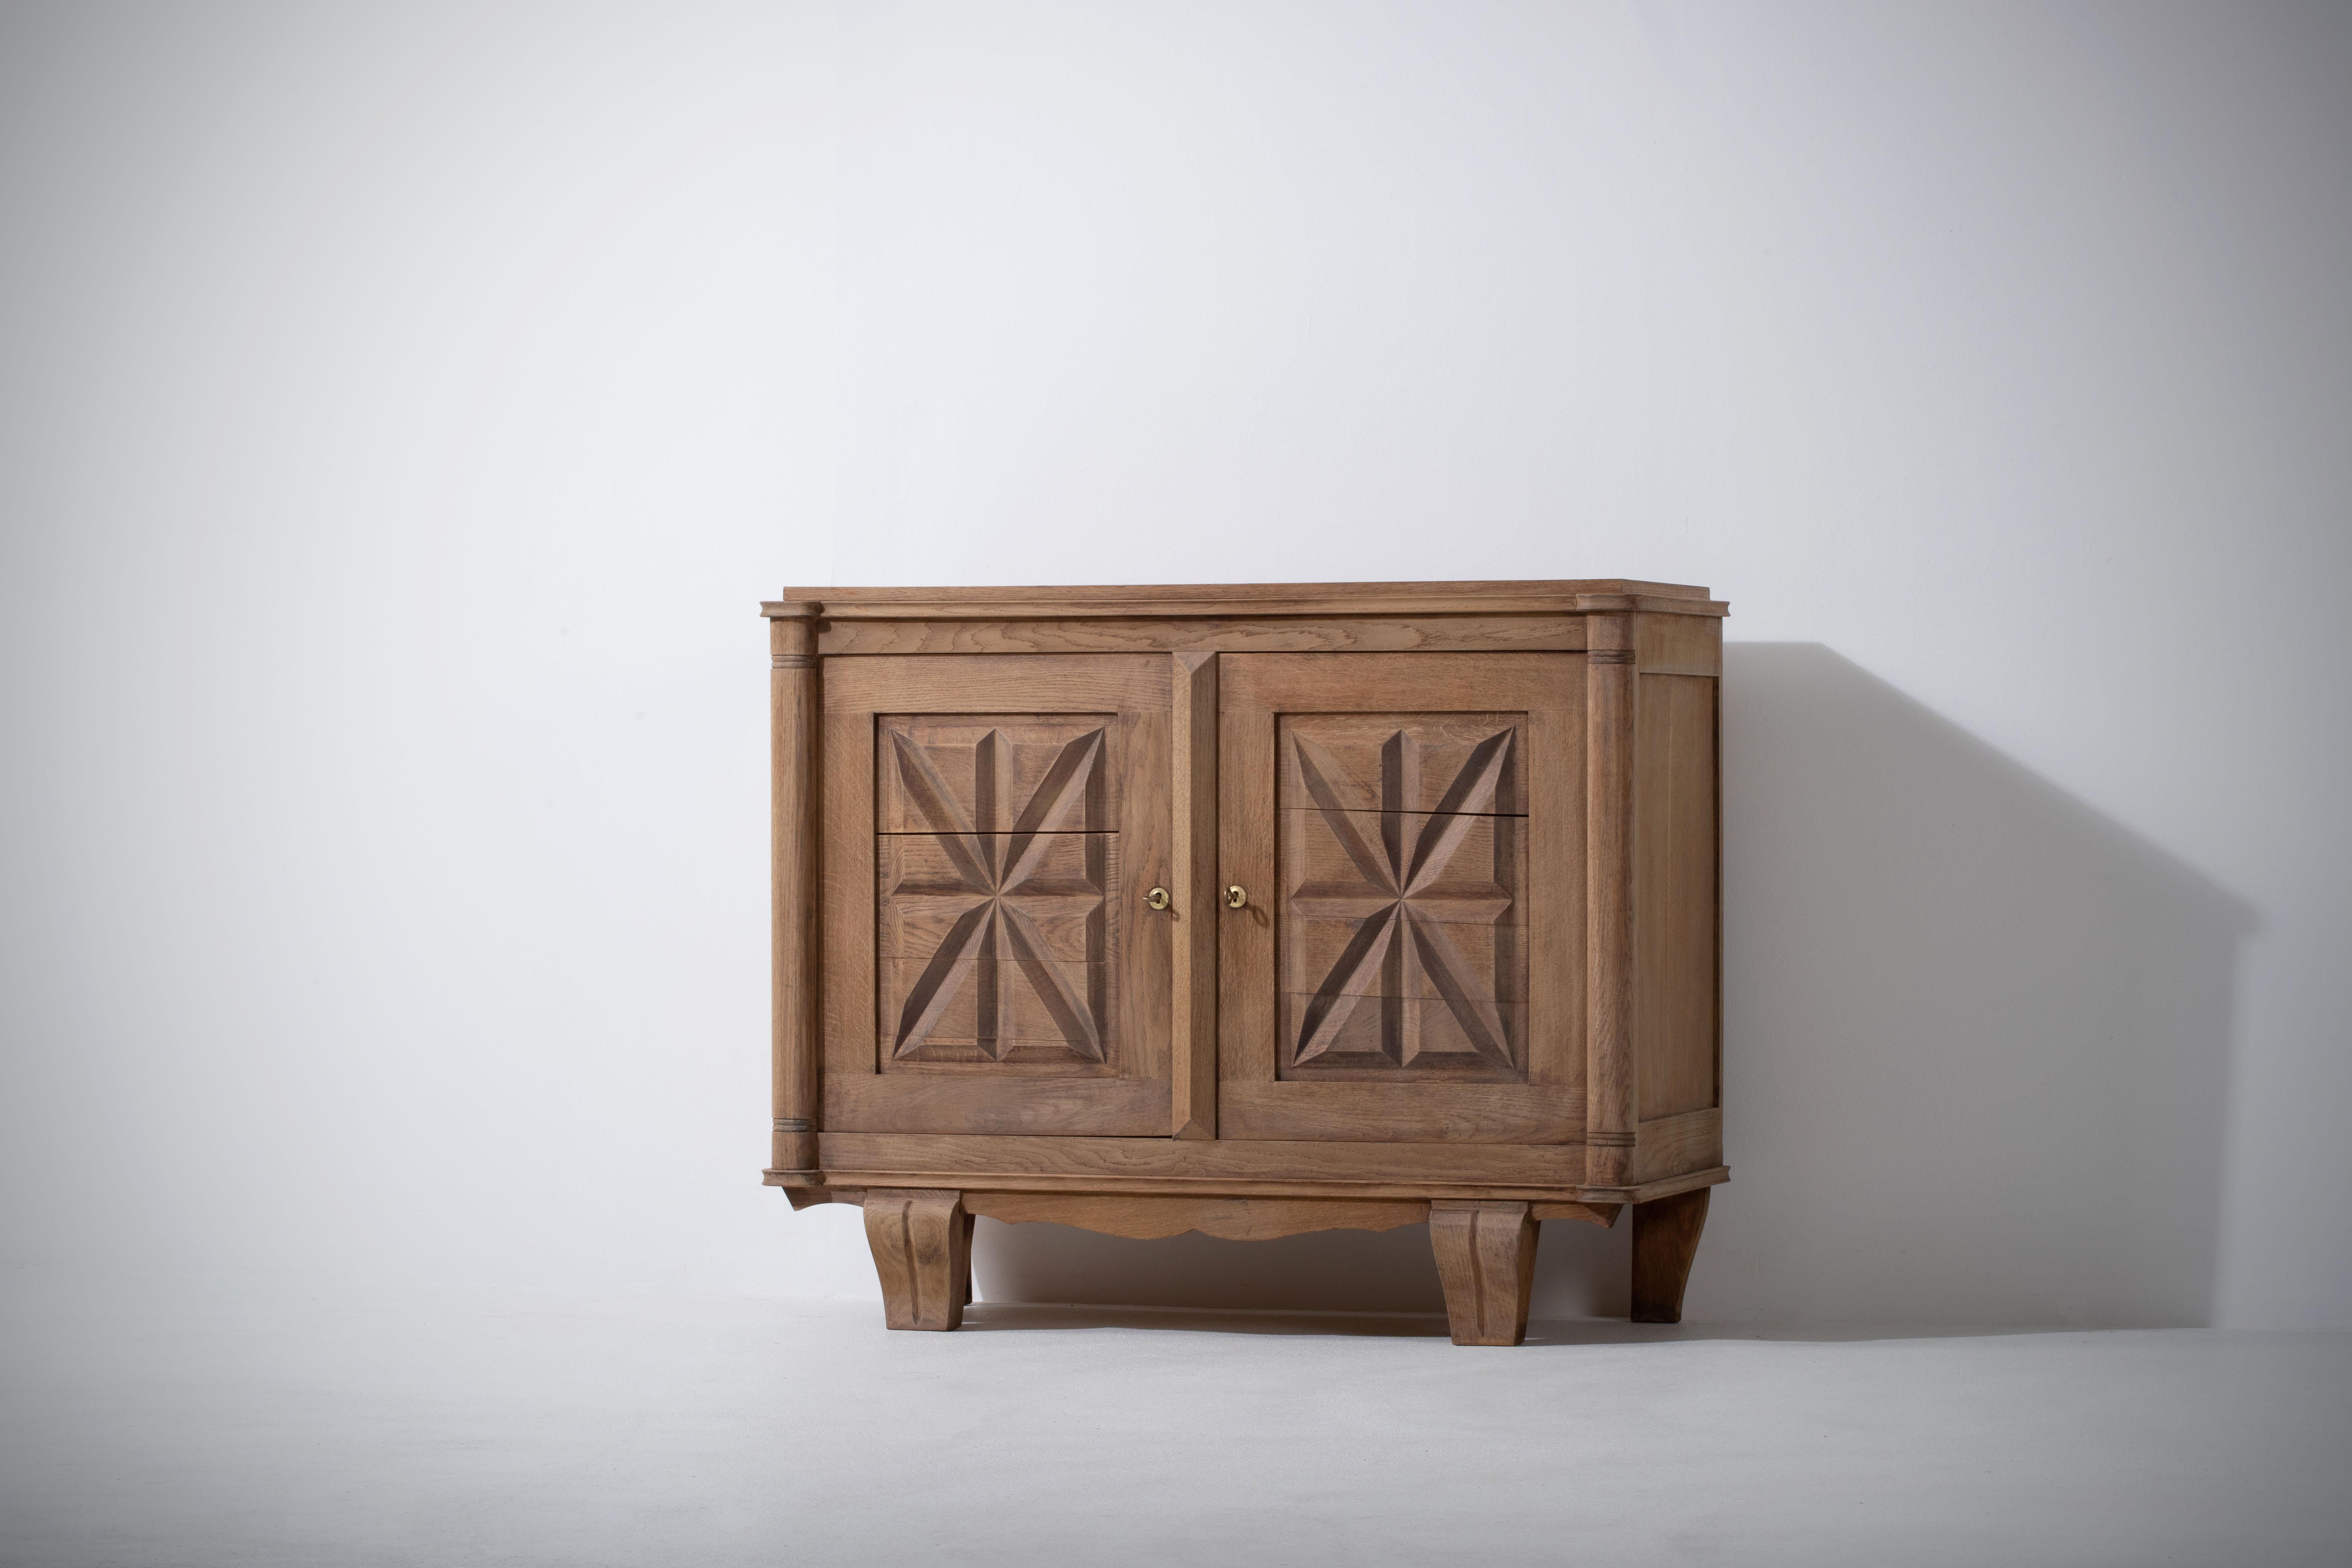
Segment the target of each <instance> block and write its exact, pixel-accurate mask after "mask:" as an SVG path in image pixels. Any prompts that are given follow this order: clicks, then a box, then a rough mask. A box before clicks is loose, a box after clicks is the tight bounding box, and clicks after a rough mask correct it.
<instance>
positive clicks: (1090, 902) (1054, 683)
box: [824, 655, 1173, 1136]
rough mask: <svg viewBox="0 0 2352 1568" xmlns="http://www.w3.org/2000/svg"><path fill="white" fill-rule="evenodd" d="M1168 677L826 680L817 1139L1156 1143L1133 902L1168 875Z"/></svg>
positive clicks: (1164, 1008) (977, 671)
mask: <svg viewBox="0 0 2352 1568" xmlns="http://www.w3.org/2000/svg"><path fill="white" fill-rule="evenodd" d="M1170 666H1171V661H1170V660H1169V659H1168V658H1166V657H1165V656H1158V657H1155V656H1149V655H1146V656H1128V655H1113V656H1103V657H1093V656H1074V657H1038V658H1012V659H972V658H870V659H864V660H859V661H856V665H855V667H854V668H855V670H856V673H855V674H854V675H844V676H842V677H841V678H839V679H833V680H830V681H829V682H828V684H827V686H826V688H825V692H826V699H827V705H826V710H825V718H824V738H825V745H824V821H825V825H826V832H825V835H824V859H825V872H824V943H825V949H824V952H825V956H824V966H825V975H826V980H827V984H826V986H825V989H824V995H825V1006H824V1080H825V1081H824V1103H825V1105H826V1106H827V1107H829V1108H830V1109H829V1110H828V1111H827V1114H828V1115H838V1116H841V1117H845V1118H847V1119H848V1120H847V1121H843V1122H837V1123H835V1125H840V1126H845V1127H852V1128H877V1129H879V1128H887V1129H890V1130H894V1131H909V1132H913V1131H929V1132H972V1133H982V1132H987V1133H996V1132H1028V1131H1069V1132H1076V1133H1087V1134H1094V1135H1105V1136H1145V1135H1150V1134H1155V1133H1159V1134H1164V1133H1165V1132H1167V1131H1168V1130H1169V1126H1168V1123H1169V1119H1170V1115H1171V1097H1170V1092H1169V1073H1170V1029H1171V1012H1172V1008H1171V994H1170V988H1171V963H1172V955H1171V939H1172V931H1171V922H1169V921H1163V920H1160V919H1158V918H1156V917H1154V916H1152V915H1151V914H1150V911H1148V910H1146V909H1145V908H1144V906H1143V903H1142V895H1143V889H1145V888H1147V887H1149V886H1150V885H1152V883H1153V882H1155V881H1161V880H1164V879H1166V878H1167V877H1168V876H1169V875H1170V871H1171V868H1170V864H1169V856H1170V852H1171V846H1172V835H1173V824H1172V822H1171V787H1172V784H1171V756H1170V744H1171V722H1172V718H1171V711H1170V709H1171V700H1172V695H1173V693H1172V683H1171V668H1170ZM1056 704H1069V706H1055V705H1056ZM959 1075H961V1077H962V1078H964V1079H968V1080H970V1081H971V1082H972V1084H973V1087H972V1088H971V1089H970V1090H969V1091H968V1092H966V1093H963V1094H962V1095H961V1098H960V1096H959V1091H958V1089H956V1087H955V1083H954V1081H953V1080H954V1079H957V1077H958V1076H959ZM1048 1079H1063V1080H1066V1081H1062V1082H1058V1083H1053V1084H1048V1083H1047V1081H1046V1080H1048ZM983 1084H985V1085H986V1087H982V1085H983ZM894 1107H898V1108H899V1109H898V1110H894V1109H893V1108H894ZM1155 1119H1156V1120H1155Z"/></svg>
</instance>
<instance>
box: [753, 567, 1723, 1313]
mask: <svg viewBox="0 0 2352 1568" xmlns="http://www.w3.org/2000/svg"><path fill="white" fill-rule="evenodd" d="M763 609H764V612H765V614H766V616H767V617H768V621H769V627H770V635H771V647H772V664H773V698H772V721H773V741H774V751H773V767H772V773H773V786H774V813H775V823H774V843H773V862H774V877H775V938H774V940H775V993H774V1008H775V1031H774V1064H773V1065H774V1086H775V1090H774V1139H773V1146H772V1151H771V1158H770V1163H769V1165H768V1168H767V1170H766V1173H765V1180H766V1182H767V1183H768V1184H771V1185H772V1186H777V1187H781V1188H782V1189H783V1190H784V1191H785V1193H786V1194H788V1195H789V1196H790V1197H791V1199H792V1202H793V1206H794V1207H795V1208H801V1207H805V1206H807V1205H812V1204H819V1203H849V1204H856V1205H862V1206H863V1209H864V1217H865V1224H866V1237H867V1239H868V1241H869V1242H870V1243H871V1245H872V1248H873V1253H874V1261H875V1267H876V1268H877V1272H878V1273H879V1274H880V1277H881V1281H882V1290H883V1296H884V1300H885V1307H886V1318H887V1322H888V1324H889V1326H890V1327H892V1328H903V1329H952V1328H954V1327H956V1326H957V1325H958V1324H959V1323H960V1322H961V1317H962V1312H963V1309H964V1306H965V1305H966V1304H967V1303H968V1302H969V1301H970V1300H971V1228H972V1223H973V1220H974V1218H975V1217H976V1216H978V1215H991V1216H993V1217H995V1218H997V1219H1000V1220H1006V1221H1012V1222H1023V1221H1039V1220H1043V1221H1052V1222H1056V1223H1059V1224H1063V1225H1070V1226H1082V1227H1085V1228H1087V1229H1091V1230H1097V1231H1103V1232H1108V1233H1109V1234H1112V1235H1117V1236H1126V1237H1164V1236H1173V1235H1176V1234H1179V1233H1181V1232H1183V1231H1188V1230H1197V1231H1202V1232H1204V1233H1206V1234H1208V1235H1210V1236H1215V1237H1231V1238H1238V1239H1262V1238H1267V1237H1280V1236H1288V1235H1292V1234H1296V1233H1298V1232H1303V1231H1310V1230H1322V1229H1330V1228H1338V1227H1355V1228H1361V1229H1369V1230H1385V1229H1389V1228H1391V1227H1393V1226H1403V1225H1416V1224H1422V1223H1426V1224H1427V1225H1428V1226H1429V1233H1430V1240H1431V1246H1432V1250H1433V1253H1434V1254H1435V1260H1436V1265H1437V1269H1438V1274H1439V1277H1440V1279H1441V1280H1442V1282H1443V1284H1444V1291H1445V1302H1446V1310H1447V1315H1448V1318H1449V1320H1450V1322H1451V1325H1452V1329H1453V1334H1454V1341H1455V1342H1457V1343H1462V1344H1516V1343H1518V1342H1520V1341H1521V1340H1522V1339H1523V1338H1524V1337H1525V1334H1526V1331H1527V1315H1528V1289H1529V1285H1530V1282H1531V1280H1532V1278H1533V1268H1534V1261H1535V1252H1536V1240H1537V1237H1538V1222H1539V1221H1542V1220H1546V1219H1575V1220H1582V1221H1587V1222H1590V1223H1591V1224H1594V1225H1601V1226H1608V1225H1612V1224H1614V1223H1615V1222H1616V1220H1617V1218H1618V1216H1619V1215H1620V1214H1621V1212H1622V1211H1623V1210H1625V1209H1628V1208H1630V1209H1631V1210H1632V1218H1631V1224H1632V1226H1633V1317H1634V1318H1635V1319H1637V1320H1639V1321H1649V1322H1674V1321H1679V1319H1680V1317H1681V1311H1682V1297H1683V1287H1684V1282H1685V1279H1687V1277H1688V1274H1689V1270H1690V1266H1691V1259H1692V1256H1693V1254H1694V1252H1695V1251H1696V1247H1697V1245H1698V1237H1699V1231H1700V1228H1701V1226H1702V1225H1703V1224H1704V1222H1705V1219H1706V1203H1707V1194H1708V1190H1709V1189H1710V1187H1711V1186H1712V1185H1713V1184H1716V1183H1718V1182H1721V1181H1723V1180H1724V1179H1725V1177H1726V1175H1727V1171H1726V1169H1725V1166H1724V1164H1723V1159H1722V1135H1723V1124H1722V1110H1721V1103H1722V1101H1721V1084H1722V1071H1721V1050H1720V1039H1721V1008H1720V1005H1719V1000H1718V994H1719V984H1718V981H1719V975H1720V973H1721V960H1720V948H1721V939H1720V932H1719V921H1718V919H1717V910H1718V908H1719V898H1718V880H1719V878H1718V871H1717V864H1718V854H1717V841H1718V773H1717V683H1718V677H1719V675H1720V673H1721V648H1722V617H1723V616H1724V614H1725V613H1726V606H1725V605H1723V604H1721V603H1719V602H1717V601H1716V600H1714V599H1712V598H1710V597H1709V596H1708V594H1707V591H1706V589H1704V588H1696V587H1685V586H1677V585H1675V584H1664V583H1636V582H1626V581H1621V580H1615V579H1609V580H1599V581H1582V582H1526V583H1366V584H1254V585H1246V586H1216V587H1101V588H808V589H788V590H786V591H785V594H784V596H783V598H782V599H781V600H779V601H777V602H774V603H772V604H768V605H764V606H763Z"/></svg>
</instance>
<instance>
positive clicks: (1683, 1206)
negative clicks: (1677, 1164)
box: [1633, 1187, 1713, 1323]
mask: <svg viewBox="0 0 2352 1568" xmlns="http://www.w3.org/2000/svg"><path fill="white" fill-rule="evenodd" d="M1712 1190H1713V1189H1711V1188H1707V1187H1701V1188H1699V1189H1698V1190H1697V1191H1696V1192H1688V1193H1677V1194H1675V1195H1674V1196H1673V1197H1670V1198H1659V1199H1658V1200H1656V1201H1655V1202H1654V1203H1646V1204H1635V1205H1633V1321H1635V1322H1637V1323H1679V1322H1681V1321H1683V1287H1684V1286H1685V1285H1686V1284H1688V1283H1689V1282H1690V1269H1691V1259H1692V1258H1696V1256H1698V1233H1699V1232H1700V1231H1701V1230H1703V1229H1705V1228H1706V1194H1708V1193H1709V1192H1710V1191H1712Z"/></svg>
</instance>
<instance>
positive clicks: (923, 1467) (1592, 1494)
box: [0, 1276, 2352, 1568]
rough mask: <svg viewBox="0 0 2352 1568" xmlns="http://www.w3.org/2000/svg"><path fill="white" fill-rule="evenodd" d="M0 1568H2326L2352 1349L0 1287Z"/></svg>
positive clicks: (2350, 1424)
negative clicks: (1486, 1337) (770, 1567)
mask: <svg viewBox="0 0 2352 1568" xmlns="http://www.w3.org/2000/svg"><path fill="white" fill-rule="evenodd" d="M4 1305H5V1346H0V1353H4V1354H5V1367H4V1368H0V1562H5V1563H9V1564H20V1563H21V1564H61V1565H63V1564H85V1563H137V1564H175V1565H176V1564H188V1565H201V1564H212V1563H236V1564H241V1565H252V1564H270V1563H289V1564H291V1563H299V1564H306V1565H326V1564H346V1563H402V1564H406V1563H433V1564H443V1563H448V1564H465V1563H582V1564H595V1563H613V1564H623V1563H626V1564H636V1563H646V1564H654V1563H659V1564H665V1565H692V1564H704V1563H713V1564H725V1563H761V1564H776V1563H792V1564H824V1563H1024V1564H1034V1563H1198V1562H1208V1563H1221V1564H1238V1563H1350V1564H1361V1563H1442V1562H1457V1561H1458V1562H1475V1563H1482V1564H1485V1563H1741V1564H1750V1563H1763V1564H1770V1563H1803V1564H1806V1565H1808V1568H1820V1565H1822V1564H1824V1563H1874V1564H1875V1563H1906V1564H1913V1563H1954V1564H1963V1563H1964V1564H1984V1563H2004V1564H2007V1563H2132V1564H2138V1563H2240V1564H2252V1563H2329V1564H2340V1563H2347V1562H2352V1464H2348V1463H2347V1458H2352V1448H2347V1440H2352V1336H2344V1335H2274V1336H2273V1335H2231V1334H2221V1333H2211V1332H2200V1331H2146V1332H2109V1333H2049V1334H2033V1333H2015V1334H1975V1335H1969V1334H1954V1335H1946V1336H1939V1337H1934V1336H1931V1337H1872V1336H1868V1335H1853V1336H1845V1337H1836V1336H1814V1337H1769V1336H1768V1337H1763V1338H1759V1337H1756V1336H1755V1335H1753V1334H1752V1333H1745V1332H1743V1333H1731V1332H1728V1331H1710V1330H1708V1329H1706V1327H1704V1326H1696V1325H1694V1326H1687V1327H1685V1328H1683V1329H1679V1330H1636V1329H1633V1328H1632V1327H1630V1326H1628V1325H1626V1324H1623V1323H1610V1322H1603V1321H1575V1322H1565V1323H1548V1324H1542V1325H1539V1326H1538V1329H1537V1331H1535V1332H1534V1333H1533V1334H1532V1335H1531V1336H1530V1341H1529V1343H1528V1346H1527V1347H1525V1348H1523V1349H1520V1350H1517V1351H1508V1350H1463V1349H1456V1348H1454V1346H1452V1345H1450V1344H1449V1343H1447V1342H1446V1341H1445V1339H1444V1334H1443V1328H1442V1325H1441V1324H1440V1323H1438V1322H1436V1321H1432V1320H1429V1319H1425V1318H1352V1319H1335V1318H1306V1317H1279V1316H1264V1317H1245V1316H1239V1315H1231V1314H1216V1313H1199V1312H1185V1313H1179V1312H1151V1311H1139V1310H1081V1309H1069V1308H1037V1307H1001V1306H999V1307H992V1306H985V1305H983V1306H981V1307H977V1308H975V1309H974V1310H973V1312H972V1317H971V1321H970V1323H969V1324H968V1327H967V1331H964V1332H962V1333H958V1334H892V1333H886V1332H884V1331H883V1330H882V1329H881V1326H880V1323H879V1321H878V1319H879V1310H878V1307H877V1306H866V1305H860V1304H851V1303H838V1302H819V1301H803V1300H761V1299H753V1298H748V1297H716V1296H678V1295H673V1296H656V1295H624V1296H613V1297H608V1298H604V1299H597V1300H577V1299H574V1300H563V1301H558V1300H553V1299H548V1298H537V1297H525V1296H520V1295H512V1294H500V1293H497V1292H471V1293H467V1292H447V1293H441V1294H427V1293H406V1294H386V1293H383V1292H381V1291H373V1292H366V1293H329V1292H325V1291H320V1292H317V1293H311V1294H308V1295H305V1294H302V1293H299V1292H292V1291H279V1292H277V1293H274V1294H271V1293H263V1292H257V1291H255V1290H253V1289H249V1288H239V1287H236V1286H235V1285H230V1284H221V1283H215V1284H213V1285H210V1286H204V1287H200V1288H192V1286H191V1283H190V1282H189V1281H185V1280H168V1281H166V1280H147V1281H122V1280H116V1281H113V1282H110V1283H108V1284H106V1285H104V1286H102V1287H100V1286H98V1285H95V1284H92V1283H89V1282H83V1283H79V1284H77V1283H74V1282H70V1281H59V1280H57V1279H27V1278H24V1277H21V1276H20V1277H19V1278H17V1279H14V1280H12V1281H9V1282H8V1285H7V1289H6V1292H5V1304H4Z"/></svg>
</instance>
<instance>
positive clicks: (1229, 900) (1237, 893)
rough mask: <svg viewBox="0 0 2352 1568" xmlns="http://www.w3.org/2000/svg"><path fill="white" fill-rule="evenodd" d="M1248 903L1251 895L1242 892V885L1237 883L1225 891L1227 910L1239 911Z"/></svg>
mask: <svg viewBox="0 0 2352 1568" xmlns="http://www.w3.org/2000/svg"><path fill="white" fill-rule="evenodd" d="M1248 902H1249V895H1248V894H1247V893H1244V892H1243V891H1242V889H1241V884H1240V883H1238V882H1236V883H1234V885H1233V886H1232V887H1230V888H1227V889H1225V907H1226V908H1227V909H1232V910H1237V909H1240V908H1241V907H1242V906H1243V905H1244V904H1246V903H1248Z"/></svg>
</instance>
